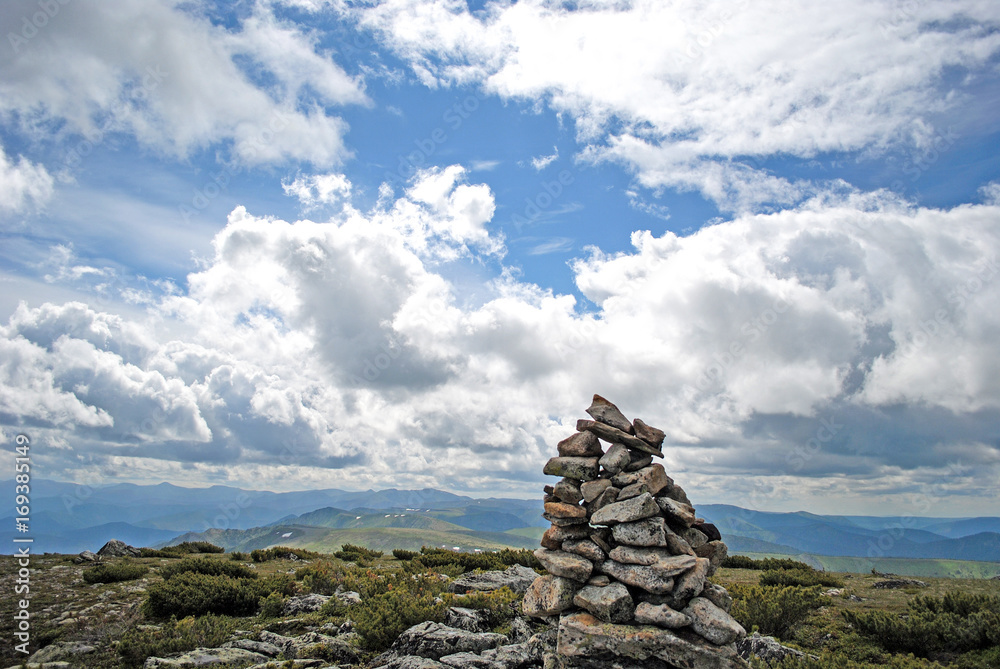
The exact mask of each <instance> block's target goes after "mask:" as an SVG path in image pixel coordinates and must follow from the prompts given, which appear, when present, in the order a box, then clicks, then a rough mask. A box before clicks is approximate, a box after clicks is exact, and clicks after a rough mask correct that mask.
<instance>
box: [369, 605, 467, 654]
mask: <svg viewBox="0 0 1000 669" xmlns="http://www.w3.org/2000/svg"><path fill="white" fill-rule="evenodd" d="M447 610H448V602H447V601H446V600H445V599H443V598H440V597H436V596H435V595H433V594H431V593H424V594H415V593H413V592H408V591H406V590H388V591H386V592H383V593H381V594H379V595H375V596H372V597H368V598H366V599H363V600H362V602H361V604H358V605H357V606H354V607H352V609H351V620H352V621H353V622H354V631H355V632H357V633H358V634H359V635H360V637H361V645H362V646H363V647H364V648H366V649H367V650H372V651H383V650H385V649H387V648H388V647H389V646H390V645H392V642H393V641H395V640H396V637H398V636H399V635H400V633H402V632H403V631H404V630H406V629H408V628H410V627H412V626H413V625H416V624H417V623H421V622H423V621H425V620H433V621H435V622H441V621H442V620H443V619H444V613H445V611H447Z"/></svg>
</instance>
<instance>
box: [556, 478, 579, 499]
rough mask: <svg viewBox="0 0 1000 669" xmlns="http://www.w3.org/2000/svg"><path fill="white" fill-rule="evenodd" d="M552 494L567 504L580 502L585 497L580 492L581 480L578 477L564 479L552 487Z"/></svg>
mask: <svg viewBox="0 0 1000 669" xmlns="http://www.w3.org/2000/svg"><path fill="white" fill-rule="evenodd" d="M552 494H553V495H555V496H556V497H558V498H559V499H560V500H561V501H563V502H566V503H567V504H579V503H580V500H582V499H583V494H582V493H581V492H580V482H579V481H577V480H576V479H563V480H561V481H559V483H557V484H556V485H555V487H554V488H553V489H552Z"/></svg>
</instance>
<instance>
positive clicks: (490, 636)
mask: <svg viewBox="0 0 1000 669" xmlns="http://www.w3.org/2000/svg"><path fill="white" fill-rule="evenodd" d="M508 641H509V639H508V638H507V637H506V636H504V635H503V634H495V633H493V632H482V633H475V632H467V631H465V630H460V629H456V628H454V627H449V626H448V625H442V624H441V623H435V622H430V621H425V622H422V623H419V624H417V625H414V626H413V627H411V628H409V629H408V630H406V631H405V632H403V633H402V634H400V635H399V637H397V638H396V640H395V641H394V642H393V643H392V646H390V647H389V650H388V651H387V653H386V654H385V655H387V656H388V655H395V656H396V657H402V656H405V655H416V656H419V657H425V658H429V659H432V660H440V659H441V658H442V657H444V656H445V655H453V654H455V653H463V652H466V653H481V652H482V651H484V650H486V649H487V648H496V647H497V646H502V645H504V644H505V643H507V642H508Z"/></svg>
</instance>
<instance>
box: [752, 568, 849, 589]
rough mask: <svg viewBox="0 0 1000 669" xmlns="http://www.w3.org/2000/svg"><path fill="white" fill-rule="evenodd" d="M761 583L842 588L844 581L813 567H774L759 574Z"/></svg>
mask: <svg viewBox="0 0 1000 669" xmlns="http://www.w3.org/2000/svg"><path fill="white" fill-rule="evenodd" d="M760 584H761V585H801V586H803V587H809V586H813V585H825V586H827V587H835V588H842V587H844V582H843V581H842V580H841V579H840V578H838V577H837V576H834V575H833V574H827V573H825V572H822V571H816V570H815V569H809V570H806V569H776V570H770V571H765V572H764V573H763V574H761V575H760Z"/></svg>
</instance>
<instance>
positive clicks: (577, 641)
mask: <svg viewBox="0 0 1000 669" xmlns="http://www.w3.org/2000/svg"><path fill="white" fill-rule="evenodd" d="M556 652H557V653H558V654H559V655H563V656H565V657H570V658H577V657H589V658H594V659H613V658H614V657H615V656H617V657H619V658H631V659H635V660H647V659H651V658H655V659H658V660H663V661H666V662H668V663H669V664H670V665H672V666H676V667H680V668H683V669H746V667H747V666H748V665H747V664H746V663H745V662H744V661H743V659H742V658H740V656H739V655H737V653H736V651H735V650H734V649H733V648H732V647H731V646H714V645H712V644H710V643H708V642H706V641H704V640H703V639H700V638H698V637H697V636H696V635H693V634H687V633H685V630H667V629H663V628H660V627H655V626H652V625H642V626H637V625H619V624H616V623H606V622H603V621H601V620H599V619H598V618H596V617H595V616H593V615H591V614H589V613H574V614H569V615H564V616H562V618H560V620H559V641H558V644H557V646H556Z"/></svg>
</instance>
